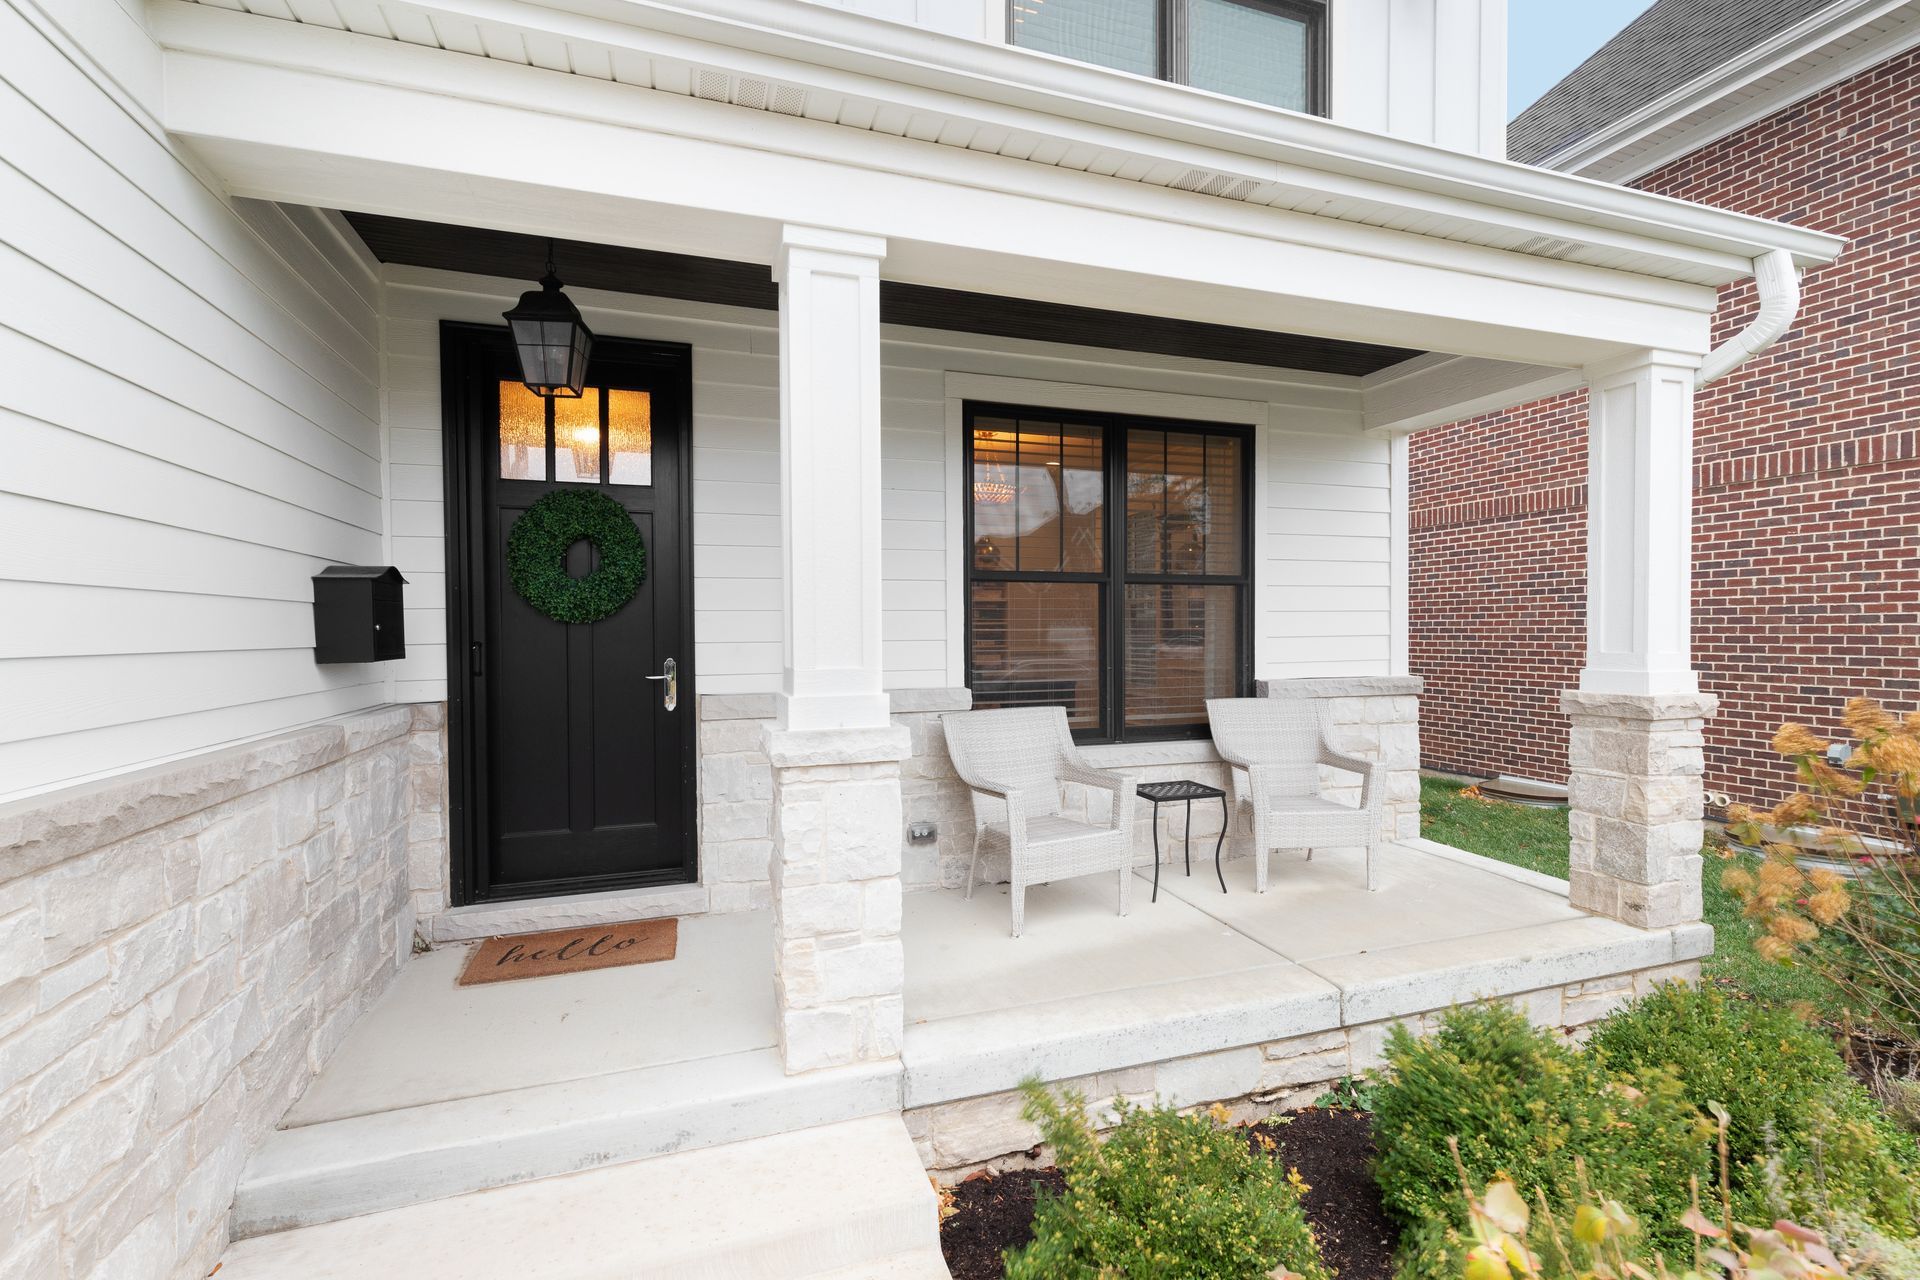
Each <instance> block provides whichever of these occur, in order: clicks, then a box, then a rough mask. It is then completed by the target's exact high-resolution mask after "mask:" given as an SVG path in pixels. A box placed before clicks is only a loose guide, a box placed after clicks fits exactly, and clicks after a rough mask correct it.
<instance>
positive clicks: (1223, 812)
mask: <svg viewBox="0 0 1920 1280" xmlns="http://www.w3.org/2000/svg"><path fill="white" fill-rule="evenodd" d="M1134 794H1135V795H1137V796H1139V797H1140V798H1141V799H1142V800H1151V801H1152V802H1153V897H1151V898H1149V899H1148V901H1149V902H1158V901H1160V806H1161V805H1162V804H1163V803H1173V802H1176V801H1181V800H1184V801H1186V802H1187V826H1186V831H1185V833H1184V834H1182V835H1181V837H1180V843H1181V852H1182V854H1183V855H1184V857H1185V859H1186V864H1187V874H1188V875H1192V874H1193V802H1194V801H1195V800H1212V799H1215V798H1216V797H1217V798H1218V799H1219V801H1220V836H1219V838H1218V839H1216V840H1215V841H1214V842H1213V874H1215V875H1216V876H1219V877H1220V892H1222V893H1225V892H1226V891H1227V873H1226V872H1224V871H1222V870H1221V869H1220V848H1221V846H1222V845H1224V844H1226V842H1227V825H1228V823H1229V822H1230V821H1231V820H1232V819H1231V818H1230V817H1229V815H1228V810H1227V793H1226V792H1224V791H1222V790H1221V789H1220V788H1218V787H1210V786H1208V785H1207V784H1206V783H1204V782H1187V781H1180V782H1143V783H1141V784H1140V785H1139V786H1138V787H1136V788H1134Z"/></svg>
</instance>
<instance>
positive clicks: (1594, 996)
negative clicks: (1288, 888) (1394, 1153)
mask: <svg viewBox="0 0 1920 1280" xmlns="http://www.w3.org/2000/svg"><path fill="white" fill-rule="evenodd" d="M1699 977H1700V965H1699V962H1698V961H1689V962H1687V963H1684V964H1670V965H1661V966H1659V967H1656V968H1650V969H1641V970H1638V971H1635V972H1631V973H1622V974H1618V975H1615V976H1611V977H1605V978H1596V979H1591V980H1588V981H1584V982H1572V983H1567V984H1565V985H1563V986H1555V987H1543V988H1541V989H1540V990H1538V991H1528V992H1525V993H1523V994H1520V995H1516V996H1510V997H1507V998H1506V999H1505V1001H1504V1002H1505V1003H1507V1004H1511V1005H1513V1006H1514V1007H1515V1008H1517V1009H1520V1010H1521V1011H1522V1012H1524V1013H1525V1014H1526V1015H1527V1017H1528V1018H1529V1019H1530V1020H1531V1021H1533V1022H1534V1024H1535V1025H1537V1026H1543V1027H1550V1028H1555V1029H1558V1030H1560V1031H1562V1032H1564V1033H1565V1034H1566V1035H1568V1036H1569V1037H1571V1038H1573V1039H1576V1040H1577V1039H1580V1038H1582V1037H1583V1035H1584V1032H1585V1029H1586V1028H1588V1027H1590V1025H1591V1024H1592V1023H1594V1022H1596V1021H1598V1020H1599V1019H1601V1018H1604V1017H1606V1016H1607V1015H1608V1014H1609V1013H1612V1012H1613V1011H1614V1010H1615V1009H1617V1008H1619V1007H1620V1006H1621V1005H1623V1004H1625V1003H1627V1002H1628V1001H1629V1000H1632V999H1634V998H1635V997H1636V996H1640V995H1645V994H1646V993H1647V992H1649V991H1651V990H1652V989H1653V988H1654V986H1655V985H1656V984H1658V983H1661V982H1674V981H1680V982H1697V981H1698V980H1699ZM1443 1012H1445V1011H1444V1010H1433V1011H1431V1012H1428V1013H1423V1014H1419V1015H1416V1016H1414V1017H1408V1018H1394V1019H1389V1020H1386V1021H1382V1022H1369V1023H1363V1024H1361V1025H1360V1026H1355V1027H1338V1028H1334V1029H1333V1030H1330V1031H1323V1032H1318V1033H1314V1034H1310V1035H1302V1036H1295V1037H1292V1038H1290V1039H1286V1040H1274V1041H1270V1042H1268V1043H1265V1044H1256V1045H1245V1046H1242V1047H1240V1048H1235V1049H1222V1050H1219V1051H1217V1052H1214V1053H1203V1054H1198V1055H1195V1056H1194V1057H1191V1058H1171V1059H1168V1060H1166V1061H1163V1062H1149V1063H1144V1064H1142V1065H1140V1066H1135V1067H1126V1068H1123V1069H1121V1070H1119V1071H1106V1072H1101V1073H1100V1074H1098V1075H1092V1076H1082V1077H1080V1078H1078V1079H1074V1080H1063V1081H1060V1082H1059V1085H1060V1087H1064V1088H1069V1089H1073V1090H1076V1091H1077V1092H1079V1093H1080V1095H1081V1096H1082V1097H1084V1098H1085V1099H1086V1101H1087V1106H1088V1108H1089V1111H1090V1113H1091V1114H1092V1115H1093V1117H1094V1121H1095V1123H1096V1124H1098V1125H1101V1126H1102V1127H1106V1126H1108V1125H1111V1124H1112V1122H1113V1116H1114V1112H1113V1104H1114V1102H1115V1101H1117V1100H1122V1099H1124V1100H1125V1101H1127V1102H1130V1103H1135V1104H1139V1105H1146V1104H1149V1103H1152V1102H1153V1101H1154V1100H1155V1099H1158V1100H1159V1101H1161V1102H1165V1103H1167V1104H1169V1105H1172V1106H1176V1107H1180V1108H1183V1109H1193V1108H1198V1107H1204V1106H1210V1105H1212V1104H1214V1103H1221V1104H1224V1105H1225V1106H1226V1107H1227V1108H1228V1110H1229V1112H1231V1113H1232V1116H1233V1119H1234V1120H1236V1121H1241V1122H1244V1121H1248V1120H1254V1119H1258V1118H1260V1117H1262V1116H1266V1115H1271V1114H1272V1113H1274V1112H1277V1111H1290V1110H1294V1109H1297V1108H1299V1107H1304V1106H1309V1105H1311V1104H1312V1103H1313V1101H1314V1099H1316V1098H1318V1097H1319V1096H1320V1095H1321V1094H1322V1093H1325V1092H1326V1091H1327V1089H1328V1088H1329V1087H1330V1086H1331V1085H1333V1084H1334V1083H1335V1082H1337V1081H1339V1080H1340V1079H1341V1078H1342V1077H1345V1076H1352V1075H1359V1074H1360V1073H1362V1072H1365V1071H1369V1070H1371V1069H1373V1068H1375V1067H1378V1066H1380V1065H1381V1064H1382V1063H1383V1062H1384V1061H1385V1053H1384V1049H1385V1045H1386V1039H1387V1031H1388V1030H1389V1029H1390V1028H1391V1027H1393V1026H1395V1025H1396V1024H1400V1023H1404V1024H1405V1025H1406V1026H1407V1028H1408V1029H1409V1030H1411V1031H1415V1032H1417V1033H1418V1034H1421V1035H1427V1034H1430V1033H1432V1032H1433V1031H1434V1030H1435V1029H1436V1028H1437V1027H1438V1025H1439V1019H1440V1016H1441V1014H1442V1013H1443ZM1021 1102H1022V1099H1021V1096H1020V1094H1019V1092H1018V1091H1017V1090H1006V1091H1004V1092H1000V1093H989V1094H982V1095H980V1096H979V1097H974V1098H960V1099H957V1100H955V1101H952V1102H942V1103H937V1104H935V1105H933V1106H929V1107H916V1108H913V1109H910V1110H908V1111H907V1112H906V1113H905V1115H906V1122H907V1130H908V1132H909V1133H911V1134H912V1135H913V1141H914V1145H915V1147H916V1148H917V1149H918V1150H919V1153H920V1159H921V1162H922V1163H923V1164H925V1165H926V1167H927V1169H928V1170H929V1171H930V1172H932V1173H933V1174H934V1175H935V1177H936V1178H938V1179H940V1180H942V1181H946V1182H956V1181H958V1180H959V1179H961V1178H963V1177H965V1176H966V1175H967V1174H969V1173H971V1172H973V1171H974V1170H976V1169H981V1168H994V1169H1001V1168H1018V1167H1026V1166H1032V1165H1036V1164H1040V1163H1044V1162H1046V1161H1047V1160H1049V1159H1050V1157H1048V1156H1046V1155H1044V1154H1041V1153H1037V1152H1036V1144H1038V1143H1039V1141H1040V1135H1039V1131H1038V1130H1037V1129H1035V1128H1034V1126H1033V1125H1032V1124H1030V1123H1028V1122H1027V1121H1025V1120H1023V1119H1022V1118H1021V1116H1020V1111H1021Z"/></svg>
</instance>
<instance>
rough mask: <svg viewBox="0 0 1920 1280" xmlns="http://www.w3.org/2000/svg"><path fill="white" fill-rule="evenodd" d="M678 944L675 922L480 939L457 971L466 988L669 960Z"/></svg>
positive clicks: (639, 922)
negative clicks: (462, 966)
mask: <svg viewBox="0 0 1920 1280" xmlns="http://www.w3.org/2000/svg"><path fill="white" fill-rule="evenodd" d="M679 940H680V922H679V921H678V920H674V919H666V920H629V921H626V922H625V923H623V924H594V925H586V926H583V927H581V928H578V929H553V930H550V931H549V932H547V933H523V934H516V935H513V936H511V937H503V938H486V939H483V940H482V941H481V943H480V945H479V946H477V947H475V948H474V950H473V954H472V955H471V956H469V957H467V967H466V968H465V969H462V970H461V971H460V985H461V986H463V987H472V986H478V985H479V984H481V983H483V982H511V981H513V980H514V979H515V978H544V977H546V976H548V975H549V974H555V973H584V972H586V971H587V970H589V969H614V968H618V967H619V966H621V965H628V964H651V963H653V962H654V961H656V960H671V959H673V953H674V948H675V947H676V946H678V944H679Z"/></svg>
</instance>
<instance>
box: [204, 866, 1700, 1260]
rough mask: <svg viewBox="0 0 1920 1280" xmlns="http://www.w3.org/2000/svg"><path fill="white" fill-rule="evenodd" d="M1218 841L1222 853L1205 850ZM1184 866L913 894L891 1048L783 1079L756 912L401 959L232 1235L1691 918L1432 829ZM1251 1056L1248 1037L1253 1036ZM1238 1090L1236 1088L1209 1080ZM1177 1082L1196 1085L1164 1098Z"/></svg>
mask: <svg viewBox="0 0 1920 1280" xmlns="http://www.w3.org/2000/svg"><path fill="white" fill-rule="evenodd" d="M1209 852H1210V850H1209ZM1197 854H1198V850H1196V858H1195V865H1194V869H1193V875H1192V877H1191V878H1188V877H1187V876H1185V875H1183V874H1182V873H1181V871H1180V868H1179V865H1178V864H1177V863H1175V864H1173V865H1170V866H1165V867H1163V868H1162V871H1161V892H1160V900H1159V901H1158V902H1157V903H1152V902H1149V901H1148V895H1149V887H1150V875H1151V872H1150V871H1148V872H1147V874H1144V875H1142V876H1141V877H1140V879H1139V880H1138V881H1137V882H1136V884H1135V892H1134V900H1133V906H1132V911H1131V913H1130V914H1129V915H1127V916H1125V917H1121V916H1118V915H1117V914H1115V906H1116V898H1117V892H1116V888H1115V886H1114V883H1113V880H1112V878H1111V877H1108V876H1091V877H1085V878H1080V879H1076V880H1072V881H1065V882H1061V883H1058V884H1054V885H1048V886H1042V887H1039V888H1035V889H1031V890H1029V892H1028V897H1027V924H1026V928H1025V931H1024V935H1023V936H1022V937H1020V938H1017V939H1016V938H1012V937H1010V936H1009V930H1008V924H1009V912H1008V903H1007V899H1006V890H1005V888H1004V887H1002V886H986V885H983V886H981V887H980V888H979V889H978V890H976V892H975V895H974V897H973V899H972V900H971V901H969V900H967V899H966V898H965V897H964V896H963V895H962V894H961V893H960V892H959V891H958V890H941V891H937V892H928V893H916V894H912V895H909V897H908V898H907V901H906V906H905V913H904V923H903V928H902V937H903V940H904V945H905V951H906V991H905V1007H906V1019H907V1027H906V1037H905V1044H904V1049H903V1054H902V1062H901V1063H899V1064H894V1063H887V1064H877V1065H874V1066H870V1067H857V1068H843V1069H837V1070H831V1071H820V1072H810V1073H807V1074H805V1075H802V1076H797V1077H789V1076H787V1075H785V1073H784V1072H783V1071H782V1069H781V1066H780V1061H779V1055H778V1051H777V1048H776V1045H775V1033H774V1025H775V1024H774V1002H773V984H772V963H773V962H772V937H771V933H772V921H771V918H770V915H769V913H767V912H764V911H761V912H746V913H739V914H732V915H720V916H706V917H696V918H691V919H687V920H683V921H682V922H681V924H680V945H679V952H678V954H677V956H676V957H675V958H674V959H673V960H671V961H666V962H663V963H656V964H646V965H635V966H630V967H627V968H620V969H609V970H602V971H598V972H593V973H584V974H574V975H566V976H559V977H545V978H534V979H528V980H523V981H518V982H508V983H500V984H493V985H484V986H477V987H458V986H456V985H455V978H456V977H457V975H458V972H459V969H460V966H461V965H462V964H463V963H464V960H465V956H466V953H467V948H466V947H465V946H453V947H445V948H443V949H441V950H438V951H435V952H433V953H431V954H428V955H425V956H422V957H419V958H417V959H416V960H414V961H413V962H412V963H411V964H409V965H408V966H407V967H406V969H405V970H404V971H403V972H402V973H401V974H400V976H399V978H398V979H397V980H396V981H395V983H394V984H393V986H392V987H391V988H390V989H389V990H388V992H387V993H386V994H385V995H384V996H383V997H382V998H381V1000H380V1001H379V1002H378V1004H377V1005H376V1006H375V1007H374V1008H373V1009H372V1010H370V1011H369V1012H368V1014H367V1015H366V1016H365V1017H364V1018H362V1019H361V1021H360V1022H359V1023H358V1024H357V1025H356V1026H355V1027H354V1028H353V1030H352V1031H351V1032H350V1033H349V1035H348V1036H347V1038H346V1040H345V1042H344V1043H343V1044H342V1045H341V1047H340V1049H339V1051H338V1052H337V1053H336V1054H335V1055H334V1057H333V1058H332V1060H331V1061H330V1062H329V1063H328V1064H327V1066H326V1067H325V1069H324V1070H322V1071H321V1073H320V1074H319V1075H318V1076H317V1077H316V1078H315V1080H314V1081H313V1083H312V1085H311V1086H310V1087H309V1088H308V1090H307V1091H306V1094H305V1095H304V1096H303V1097H302V1098H301V1099H300V1101H299V1102H298V1103H297V1104H296V1105H295V1106H294V1107H293V1109H292V1110H291V1111H290V1112H289V1114H288V1116H287V1118H286V1120H285V1121H284V1122H283V1126H282V1128H281V1129H280V1130H279V1131H278V1132H276V1133H275V1134H273V1135H272V1136H271V1137H270V1138H269V1140H268V1142H267V1143H266V1145H265V1146H263V1147H262V1149H261V1150H260V1151H259V1152H258V1153H256V1155H255V1157H254V1159H253V1160H252V1162H251V1163H250V1164H249V1167H248V1170H247V1173H246V1176H245V1177H244V1178H243V1180H242V1184H241V1188H240V1193H239V1196H238V1198H237V1201H236V1234H239V1235H250V1234H258V1233H260V1232H265V1231H273V1230H277V1229H280V1228H283V1227H286V1226H295V1225H303V1224H307V1223H313V1222H324V1221H330V1220H333V1219H336V1218H340V1217H345V1216H349V1215H351V1214H354V1213H366V1212H371V1211H374V1210H376V1209H382V1208H391V1207H394V1206H396V1205H400V1204H409V1203H418V1202H420V1201H423V1200H429V1199H434V1198H438V1197H441V1196H447V1195H455V1194H460V1193H462V1192H465V1191H472V1190H477V1189H481V1188H484V1187H488V1186H498V1185H505V1184H506V1183H510V1182H517V1181H524V1180H526V1179H529V1178H537V1177H543V1176H548V1175H551V1174H557V1173H567V1172H573V1171H576V1170H579V1169H585V1168H592V1167H595V1166H598V1165H604V1164H611V1163H617V1162H620V1161H624V1160H633V1159H638V1158H641V1157H645V1156H653V1155H661V1154H666V1153H669V1152H673V1151H679V1150H688V1149H694V1148H698V1147H703V1146H710V1145H714V1144H717V1143H723V1142H731V1141H738V1140H740V1139H743V1138H748V1137H755V1136H759V1135H762V1134H769V1133H777V1132H785V1131H789V1130H793V1129H798V1128H803V1127H807V1126H811V1125H820V1124H828V1123H833V1122H836V1121H840V1120H847V1119H852V1118H855V1117H858V1116H863V1115H874V1114H880V1113H886V1112H896V1111H899V1110H901V1109H903V1108H907V1109H912V1108H918V1107H926V1106H931V1105H935V1104H940V1103H946V1102H951V1101H955V1100H959V1099H966V1098H971V1097H975V1096H978V1095H982V1094H992V1093H996V1092H999V1091H1003V1090H1007V1089H1010V1088H1013V1087H1014V1086H1015V1085H1017V1084H1018V1083H1019V1081H1020V1080H1022V1079H1023V1078H1025V1077H1027V1076H1030V1075H1039V1076H1041V1077H1042V1078H1046V1079H1070V1078H1075V1077H1082V1076H1088V1075H1092V1074H1095V1073H1098V1072H1106V1071H1116V1070H1120V1069H1122V1068H1128V1067H1132V1066H1135V1065H1137V1064H1144V1063H1154V1062H1166V1061H1169V1060H1174V1059H1191V1058H1195V1057H1196V1055H1205V1054H1209V1053H1213V1052H1215V1051H1217V1050H1222V1049H1229V1048H1235V1047H1238V1046H1247V1045H1259V1044H1263V1043H1268V1042H1273V1041H1277V1040H1284V1039H1287V1038H1289V1037H1297V1036H1304V1035H1312V1034H1315V1033H1319V1032H1325V1031H1329V1030H1334V1029H1339V1028H1343V1027H1353V1026H1359V1025H1362V1024H1370V1023H1379V1022H1381V1021H1382V1020H1386V1019H1393V1018H1399V1017H1404V1016H1409V1015H1417V1014H1420V1013H1423V1012H1426V1011H1430V1010H1434V1009H1438V1008H1443V1007H1445V1006H1447V1005H1450V1004H1453V1003H1457V1002H1460V1001H1467V1000H1474V999H1482V998H1489V997H1495V996H1506V995H1514V994H1519V993H1524V992H1530V991H1536V990H1539V989H1542V988H1550V987H1557V986H1562V985H1564V984H1568V983H1576V982H1582V981H1586V980H1589V979H1593V978H1600V977H1606V976H1610V975H1617V974H1625V973H1633V972H1636V971H1644V970H1649V969H1654V968H1657V967H1659V966H1663V965H1669V964H1674V963H1678V962H1683V961H1686V960H1690V959H1693V958H1696V957H1698V956H1700V955H1702V954H1705V953H1706V951H1707V950H1709V949H1710V948H1711V945H1712V934H1711V931H1710V930H1709V929H1708V928H1707V927H1706V926H1704V925H1689V926H1682V927H1680V928H1678V929H1672V930H1640V929H1635V928H1632V927H1630V926H1627V925H1624V924H1619V923H1617V922H1614V921H1611V920H1604V919H1600V918H1597V917H1593V916H1589V915H1586V914H1585V913H1583V912H1580V911H1577V910H1575V909H1574V908H1572V907H1571V906H1569V905H1568V903H1567V901H1566V891H1565V888H1564V885H1563V884H1562V883H1561V882H1558V881H1554V880H1551V879H1548V878H1546V877H1543V876H1537V875H1534V874H1532V873H1529V872H1525V871H1520V870H1517V869H1514V868H1510V867H1506V866H1504V865H1501V864H1498V863H1492V862H1489V861H1486V860H1484V859H1480V858H1477V857H1475V856H1474V855H1471V854H1466V853H1462V852H1460V851H1458V850H1452V849H1448V848H1446V847H1444V846H1439V845H1434V844H1431V843H1430V842H1426V841H1414V842H1405V843H1402V844H1399V845H1393V846H1388V847H1386V848H1384V849H1383V850H1382V851H1381V855H1380V856H1381V857H1382V858H1383V862H1382V865H1381V868H1380V886H1381V887H1380V888H1379V890H1378V891H1376V892H1373V893H1369V892H1367V890H1366V888H1365V885H1364V878H1363V873H1362V865H1361V855H1360V852H1359V851H1358V850H1323V851H1320V852H1319V853H1318V854H1317V855H1316V857H1315V858H1314V859H1313V860H1312V861H1311V862H1307V861H1304V860H1302V859H1301V858H1299V857H1298V856H1297V855H1277V856H1276V858H1275V861H1274V863H1273V867H1272V871H1271V875H1270V880H1269V884H1270V888H1269V891H1268V892H1267V893H1266V894H1264V895H1256V894H1255V893H1254V892H1253V891H1252V874H1253V871H1252V864H1251V862H1250V861H1247V860H1240V861H1235V862H1230V863H1228V864H1227V868H1226V878H1227V885H1228V888H1229V890H1230V891H1229V892H1228V893H1225V894H1222V893H1221V892H1220V888H1219V885H1218V883H1217V881H1216V880H1215V879H1214V875H1213V867H1212V865H1211V860H1210V859H1208V860H1207V861H1205V862H1204V863H1203V862H1202V860H1201V859H1200V858H1199V857H1198V856H1197ZM1256 1056H1257V1055H1256ZM1215 1096H1225V1095H1215ZM1168 1100H1169V1101H1176V1102H1182V1103H1184V1102H1188V1101H1197V1100H1205V1099H1188V1098H1169V1099H1168Z"/></svg>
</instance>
